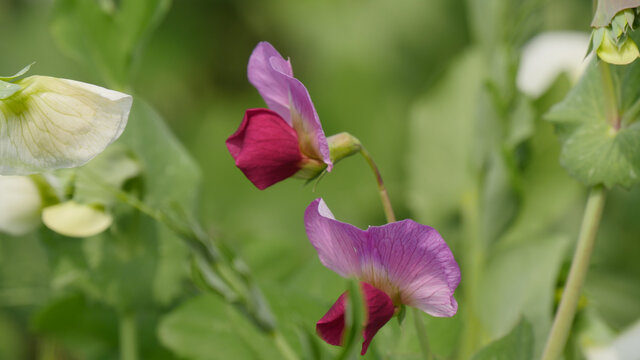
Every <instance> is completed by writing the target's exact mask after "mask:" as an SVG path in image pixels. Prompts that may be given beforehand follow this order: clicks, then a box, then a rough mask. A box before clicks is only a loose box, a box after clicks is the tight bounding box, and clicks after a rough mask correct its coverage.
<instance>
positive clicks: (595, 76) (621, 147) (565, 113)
mask: <svg viewBox="0 0 640 360" xmlns="http://www.w3.org/2000/svg"><path fill="white" fill-rule="evenodd" d="M603 66H609V65H606V64H603V63H601V62H597V61H594V62H593V63H592V64H591V65H590V66H589V68H588V69H587V71H586V72H585V74H584V75H583V77H582V79H581V80H580V81H579V82H578V84H577V85H576V86H575V87H574V88H573V90H572V91H571V92H570V93H569V95H568V96H567V97H566V99H565V100H564V101H562V102H561V103H559V104H558V105H556V106H554V107H553V108H552V109H551V110H550V112H549V113H548V114H547V115H546V118H547V119H548V120H550V121H552V122H553V123H554V125H556V127H557V129H558V132H559V134H560V137H561V139H562V140H563V142H564V145H563V148H562V154H561V156H560V162H561V164H562V166H563V167H564V168H565V169H567V171H568V172H569V173H570V174H571V175H572V176H573V177H575V178H576V179H578V180H579V181H581V182H582V183H584V184H585V185H587V186H593V185H596V184H604V185H605V186H607V187H613V186H615V185H621V186H624V187H629V186H631V185H633V184H636V183H637V182H638V180H639V179H640V178H639V177H638V171H640V142H639V141H638V130H637V126H636V125H635V124H633V122H634V121H635V120H636V118H637V110H636V107H637V106H636V105H635V103H636V101H637V100H638V88H637V86H634V85H633V84H637V81H638V75H639V73H638V66H639V65H638V64H637V62H636V63H634V64H632V65H630V66H627V67H626V68H615V70H616V71H614V72H612V73H613V89H612V91H613V92H614V94H613V96H614V97H615V98H616V99H617V104H614V106H616V105H617V107H619V108H616V110H615V111H616V112H617V117H618V118H615V119H611V118H610V117H611V116H608V115H607V114H606V104H605V101H606V99H607V97H611V95H610V94H607V93H606V92H605V91H606V90H605V87H606V84H603V77H604V76H607V75H603V73H602V69H601V68H602V67H603ZM612 121H616V122H617V123H618V125H614V124H612ZM614 126H618V127H619V128H615V127H614Z"/></svg>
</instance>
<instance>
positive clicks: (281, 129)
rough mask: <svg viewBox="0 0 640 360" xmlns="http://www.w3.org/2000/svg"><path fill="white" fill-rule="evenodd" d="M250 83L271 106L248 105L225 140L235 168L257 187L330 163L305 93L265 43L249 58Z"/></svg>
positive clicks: (288, 66)
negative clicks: (236, 126) (236, 125)
mask: <svg viewBox="0 0 640 360" xmlns="http://www.w3.org/2000/svg"><path fill="white" fill-rule="evenodd" d="M247 75H248V77H249V82H250V83H251V84H252V85H253V86H255V88H256V89H257V90H258V92H259V93H260V95H261V96H262V98H263V99H264V101H265V102H266V103H267V106H268V107H269V109H249V110H247V111H246V112H245V114H244V118H243V119H242V123H241V124H240V127H239V128H238V130H237V131H236V132H235V133H234V134H233V135H231V136H230V137H229V138H228V139H227V141H226V144H227V148H228V149H229V152H230V153H231V156H232V157H233V158H234V160H235V163H236V166H237V167H238V168H239V169H240V170H241V171H242V172H243V173H244V174H245V176H246V177H247V178H248V179H249V180H250V181H251V182H252V183H253V184H254V185H255V186H256V187H257V188H258V189H260V190H264V189H266V188H267V187H269V186H271V185H273V184H275V183H277V182H279V181H282V180H284V179H287V178H289V177H291V176H294V177H297V178H302V179H312V178H314V177H316V176H317V175H319V174H320V173H321V172H322V171H323V170H324V169H325V168H326V169H327V171H331V168H332V167H333V163H332V161H331V158H330V154H329V145H328V144H327V138H326V137H325V135H324V131H323V130H322V125H321V124H320V119H319V117H318V114H317V113H316V110H315V108H314V106H313V103H312V102H311V97H310V96H309V92H308V91H307V89H306V88H305V87H304V85H303V84H302V83H301V82H300V81H299V80H298V79H296V78H295V77H293V70H292V68H291V62H290V61H289V60H285V59H284V58H283V57H282V56H281V55H280V54H279V53H278V51H277V50H276V49H275V48H274V47H273V46H271V44H269V43H268V42H261V43H259V44H258V45H257V46H256V48H255V49H254V50H253V53H252V54H251V57H250V58H249V66H248V69H247Z"/></svg>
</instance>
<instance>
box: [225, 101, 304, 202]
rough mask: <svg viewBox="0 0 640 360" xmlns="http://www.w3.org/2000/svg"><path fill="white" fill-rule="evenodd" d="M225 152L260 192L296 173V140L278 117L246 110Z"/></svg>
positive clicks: (294, 134)
mask: <svg viewBox="0 0 640 360" xmlns="http://www.w3.org/2000/svg"><path fill="white" fill-rule="evenodd" d="M226 144H227V149H229V152H230V153H231V156H232V157H233V158H234V160H235V162H236V166H237V167H238V168H240V170H242V172H243V173H244V174H245V176H246V177H247V178H248V179H249V180H250V181H251V182H252V183H253V184H254V185H255V186H256V187H257V188H258V189H260V190H264V189H265V188H267V187H269V186H271V185H273V184H275V183H277V182H279V181H282V180H284V179H287V178H289V177H290V176H292V175H294V174H295V173H296V172H298V170H299V169H300V162H301V161H302V155H301V154H300V148H299V146H298V136H297V134H296V132H295V131H294V130H293V128H291V127H290V126H289V125H288V124H287V123H286V122H285V121H284V119H282V118H281V117H280V116H279V115H278V114H276V113H275V112H273V111H271V110H267V109H249V110H247V111H246V113H245V115H244V118H243V119H242V124H240V127H239V128H238V130H237V131H236V132H235V133H234V134H233V135H231V136H230V137H229V138H228V139H227V141H226Z"/></svg>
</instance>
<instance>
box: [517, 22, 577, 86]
mask: <svg viewBox="0 0 640 360" xmlns="http://www.w3.org/2000/svg"><path fill="white" fill-rule="evenodd" d="M588 46H589V34H586V33H581V32H574V31H556V32H547V33H543V34H540V35H538V36H536V37H535V38H533V39H531V41H529V42H528V43H527V44H526V45H525V46H524V48H523V49H522V57H521V60H520V67H519V69H518V77H517V84H518V88H519V89H520V91H522V92H523V93H525V94H527V95H530V96H532V97H538V96H540V95H542V94H543V93H544V92H545V91H546V90H547V89H548V88H549V86H551V84H552V83H553V82H554V81H555V79H556V78H557V77H558V75H560V74H561V73H563V72H566V73H568V74H569V76H570V77H571V79H572V80H573V81H576V80H577V79H578V77H580V74H582V72H583V71H584V69H585V68H586V65H587V64H588V62H589V59H585V55H586V53H587V48H588Z"/></svg>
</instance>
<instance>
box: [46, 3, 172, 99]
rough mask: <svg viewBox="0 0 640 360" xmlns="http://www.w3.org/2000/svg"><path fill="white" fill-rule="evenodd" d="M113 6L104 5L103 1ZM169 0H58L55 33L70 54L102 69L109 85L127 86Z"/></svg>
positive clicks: (53, 26)
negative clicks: (143, 46)
mask: <svg viewBox="0 0 640 360" xmlns="http://www.w3.org/2000/svg"><path fill="white" fill-rule="evenodd" d="M107 2H108V3H111V4H112V5H111V6H101V4H104V3H107ZM170 4H171V1H170V0H122V1H118V2H117V6H116V5H115V4H114V3H113V1H106V2H105V1H86V0H57V1H56V4H55V5H56V6H55V9H54V16H53V23H52V33H53V36H54V39H55V40H56V41H57V42H58V45H59V46H60V48H61V49H62V50H63V51H65V52H66V53H67V55H69V56H70V57H73V58H75V59H76V60H78V61H80V62H84V63H86V64H87V65H88V66H90V67H91V68H95V69H97V70H98V71H100V72H101V73H102V76H103V78H104V79H105V81H106V82H107V84H108V85H109V86H110V87H118V88H125V87H127V86H128V85H129V83H130V80H131V79H130V78H131V72H132V70H133V67H134V66H135V65H136V64H137V62H138V61H139V54H140V53H141V47H142V45H143V43H144V40H145V39H146V38H147V36H148V35H149V34H150V32H151V31H152V30H153V29H154V28H155V27H156V26H157V25H158V23H159V22H160V20H161V19H162V18H163V17H164V15H165V13H166V12H167V10H168V9H169V6H170Z"/></svg>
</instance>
